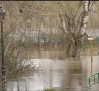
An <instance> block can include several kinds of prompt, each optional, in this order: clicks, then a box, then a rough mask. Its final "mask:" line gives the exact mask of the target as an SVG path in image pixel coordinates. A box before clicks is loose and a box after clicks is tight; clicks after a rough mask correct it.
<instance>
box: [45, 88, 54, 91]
mask: <svg viewBox="0 0 99 91" xmlns="http://www.w3.org/2000/svg"><path fill="white" fill-rule="evenodd" d="M55 90H56V88H47V89H44V91H55Z"/></svg>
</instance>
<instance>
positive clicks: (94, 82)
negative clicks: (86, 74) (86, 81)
mask: <svg viewBox="0 0 99 91" xmlns="http://www.w3.org/2000/svg"><path fill="white" fill-rule="evenodd" d="M94 84H95V75H94Z"/></svg>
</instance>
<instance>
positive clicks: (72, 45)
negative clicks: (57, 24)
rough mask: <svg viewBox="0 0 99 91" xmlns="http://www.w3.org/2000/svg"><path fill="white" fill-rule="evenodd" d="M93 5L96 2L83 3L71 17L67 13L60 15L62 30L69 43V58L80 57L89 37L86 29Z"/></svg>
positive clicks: (67, 50)
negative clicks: (83, 45) (85, 41)
mask: <svg viewBox="0 0 99 91" xmlns="http://www.w3.org/2000/svg"><path fill="white" fill-rule="evenodd" d="M93 4H94V1H82V2H80V5H79V8H78V11H76V13H74V15H72V16H71V15H70V14H69V12H67V11H66V12H65V15H64V16H63V15H60V19H61V22H62V26H63V27H62V30H63V31H64V33H65V35H66V40H67V41H68V42H67V49H66V54H67V56H72V57H80V50H81V47H82V43H83V41H84V40H85V39H86V37H87V33H86V27H87V23H88V18H89V15H90V11H91V10H92V6H93ZM70 54H71V55H70Z"/></svg>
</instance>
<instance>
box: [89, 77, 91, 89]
mask: <svg viewBox="0 0 99 91" xmlns="http://www.w3.org/2000/svg"><path fill="white" fill-rule="evenodd" d="M89 87H91V85H90V77H89Z"/></svg>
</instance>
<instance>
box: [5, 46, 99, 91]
mask: <svg viewBox="0 0 99 91" xmlns="http://www.w3.org/2000/svg"><path fill="white" fill-rule="evenodd" d="M98 51H99V49H98V47H94V52H93V55H94V56H93V63H92V64H93V68H92V74H94V73H97V72H99V56H98ZM28 52H29V53H28V55H29V59H28V62H27V64H28V63H29V62H33V63H34V64H35V66H36V68H37V69H38V71H37V72H35V73H33V72H31V75H29V76H25V75H24V76H21V77H19V78H18V79H13V80H9V81H7V83H6V85H5V86H6V90H4V91H43V90H44V89H46V88H53V87H55V88H56V91H92V90H93V91H94V90H97V91H98V90H99V83H96V84H94V85H92V86H91V87H89V85H88V77H89V75H91V58H90V48H87V49H85V50H83V51H82V52H81V58H80V59H76V58H64V57H65V50H64V48H59V47H53V48H51V47H45V48H43V47H41V48H39V49H38V48H33V49H30V50H29V51H28Z"/></svg>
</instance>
